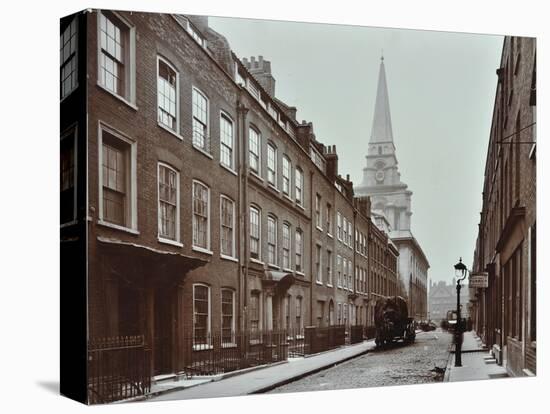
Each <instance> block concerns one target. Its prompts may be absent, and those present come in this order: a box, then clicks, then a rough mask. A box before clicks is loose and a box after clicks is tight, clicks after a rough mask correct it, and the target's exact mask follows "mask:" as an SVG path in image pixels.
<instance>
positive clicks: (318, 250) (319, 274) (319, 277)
mask: <svg viewBox="0 0 550 414" xmlns="http://www.w3.org/2000/svg"><path fill="white" fill-rule="evenodd" d="M315 254H316V255H317V256H318V257H317V258H316V259H317V260H318V261H319V262H318V263H319V265H318V266H317V262H315V267H316V268H315V273H316V274H315V283H317V284H318V285H322V284H323V245H322V244H321V243H320V242H316V243H315Z"/></svg>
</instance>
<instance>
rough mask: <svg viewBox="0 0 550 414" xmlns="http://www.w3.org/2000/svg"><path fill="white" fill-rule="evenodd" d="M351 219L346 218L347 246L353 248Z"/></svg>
mask: <svg viewBox="0 0 550 414" xmlns="http://www.w3.org/2000/svg"><path fill="white" fill-rule="evenodd" d="M352 224H353V223H352V222H351V220H348V243H347V244H348V247H349V248H350V249H353V226H352Z"/></svg>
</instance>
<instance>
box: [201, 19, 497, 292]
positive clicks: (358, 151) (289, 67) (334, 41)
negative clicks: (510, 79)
mask: <svg viewBox="0 0 550 414" xmlns="http://www.w3.org/2000/svg"><path fill="white" fill-rule="evenodd" d="M209 22H210V26H211V27H212V28H214V29H215V30H216V31H218V32H219V33H221V34H223V35H224V36H225V37H226V38H227V40H228V41H229V43H230V45H231V48H232V49H233V51H234V52H235V53H236V55H237V56H239V57H240V58H243V57H250V56H258V55H262V56H263V57H264V59H266V60H269V61H271V69H272V74H273V76H274V77H275V80H276V85H275V95H276V96H277V97H278V98H279V99H281V100H282V101H284V102H285V103H287V104H288V105H291V106H296V107H297V108H298V113H297V118H298V120H299V121H301V120H302V119H305V120H307V121H311V122H313V128H314V132H315V135H316V137H317V139H318V140H319V141H320V142H322V143H324V144H326V145H332V144H336V146H337V151H338V156H339V172H340V174H342V175H343V176H345V175H346V174H350V176H351V178H352V180H353V182H354V184H358V183H360V182H361V181H362V178H363V168H364V167H365V165H366V160H365V155H366V153H367V144H368V141H369V138H370V132H371V126H372V117H373V113H374V101H375V98H376V86H377V80H378V70H379V65H380V55H381V51H382V50H383V51H384V59H385V60H384V63H385V66H386V76H387V82H388V92H389V100H390V110H391V117H392V125H393V135H394V143H395V146H396V155H397V160H398V162H399V171H400V173H401V180H402V181H403V182H405V183H406V184H408V186H409V189H410V190H411V191H412V192H413V196H412V212H413V215H412V218H411V230H412V232H413V234H414V235H415V237H416V239H417V240H418V242H419V243H420V245H421V246H422V248H423V250H424V253H425V254H426V256H427V258H428V260H429V262H430V265H431V268H430V269H429V271H428V276H429V278H430V280H434V281H438V280H446V281H449V282H450V281H451V279H452V278H453V277H454V268H453V265H454V264H455V263H457V261H458V259H459V257H460V256H462V258H463V261H464V262H465V264H466V265H467V266H468V267H469V268H470V267H471V265H472V260H473V252H474V248H475V240H476V236H477V225H478V223H479V212H480V211H481V201H482V200H481V192H482V187H483V173H484V167H485V157H486V152H487V144H488V139H489V130H490V126H491V118H492V111H493V104H494V97H495V90H496V82H497V77H496V73H495V71H496V69H497V68H498V66H499V64H500V55H501V51H502V42H503V37H502V36H493V35H478V34H462V33H449V32H435V31H419V30H402V29H383V28H370V27H361V26H343V25H327V24H312V23H293V22H278V21H266V20H248V19H230V18H210V20H209Z"/></svg>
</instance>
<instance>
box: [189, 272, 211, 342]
mask: <svg viewBox="0 0 550 414" xmlns="http://www.w3.org/2000/svg"><path fill="white" fill-rule="evenodd" d="M195 286H204V287H206V288H207V289H208V318H207V322H208V323H207V330H206V335H207V336H210V333H211V332H212V331H211V327H212V321H211V319H212V289H211V287H210V286H209V285H207V284H205V283H193V349H195V350H197V349H210V348H211V347H212V344H211V343H209V344H195ZM209 340H210V341H211V340H212V338H211V337H210V338H209ZM207 347H210V348H207Z"/></svg>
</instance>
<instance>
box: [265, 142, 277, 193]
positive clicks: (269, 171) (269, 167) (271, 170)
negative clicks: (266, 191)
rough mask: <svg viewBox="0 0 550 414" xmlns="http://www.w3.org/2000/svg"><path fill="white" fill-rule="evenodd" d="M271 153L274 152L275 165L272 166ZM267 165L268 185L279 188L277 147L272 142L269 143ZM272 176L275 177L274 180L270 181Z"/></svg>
mask: <svg viewBox="0 0 550 414" xmlns="http://www.w3.org/2000/svg"><path fill="white" fill-rule="evenodd" d="M270 151H273V165H270V158H269V154H270ZM266 165H267V182H268V184H270V185H272V186H273V187H275V188H277V147H276V146H275V145H274V144H273V143H272V142H268V143H267V159H266ZM270 174H272V175H273V180H271V179H270V177H269V176H270Z"/></svg>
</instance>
